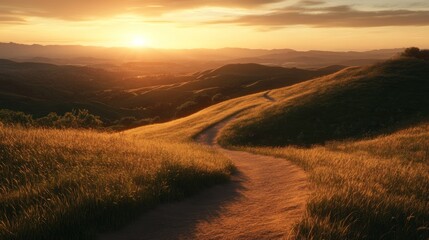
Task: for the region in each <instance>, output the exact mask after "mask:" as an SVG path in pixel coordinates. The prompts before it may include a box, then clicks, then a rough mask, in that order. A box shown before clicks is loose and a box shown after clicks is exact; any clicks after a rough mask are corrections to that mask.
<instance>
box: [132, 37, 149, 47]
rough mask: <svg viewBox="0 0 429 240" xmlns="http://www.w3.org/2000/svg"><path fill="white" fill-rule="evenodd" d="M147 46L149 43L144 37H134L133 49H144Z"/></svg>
mask: <svg viewBox="0 0 429 240" xmlns="http://www.w3.org/2000/svg"><path fill="white" fill-rule="evenodd" d="M146 44H147V41H146V39H145V38H143V37H142V36H137V37H134V38H133V39H132V41H131V45H132V46H133V47H144V46H146Z"/></svg>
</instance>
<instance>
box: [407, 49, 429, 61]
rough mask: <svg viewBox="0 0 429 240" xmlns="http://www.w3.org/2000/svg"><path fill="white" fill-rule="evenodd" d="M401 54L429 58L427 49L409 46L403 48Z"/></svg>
mask: <svg viewBox="0 0 429 240" xmlns="http://www.w3.org/2000/svg"><path fill="white" fill-rule="evenodd" d="M401 56H403V57H413V58H419V59H423V60H429V50H420V49H419V48H417V47H410V48H407V49H405V51H404V52H403V53H402V54H401Z"/></svg>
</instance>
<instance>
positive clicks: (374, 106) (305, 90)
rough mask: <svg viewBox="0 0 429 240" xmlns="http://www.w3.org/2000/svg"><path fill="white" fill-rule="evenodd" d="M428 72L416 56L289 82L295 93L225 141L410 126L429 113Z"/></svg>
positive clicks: (357, 134)
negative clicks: (317, 77) (309, 79)
mask: <svg viewBox="0 0 429 240" xmlns="http://www.w3.org/2000/svg"><path fill="white" fill-rule="evenodd" d="M427 76H429V62H428V61H425V60H422V59H416V58H402V59H395V60H390V61H387V62H383V63H380V64H376V65H373V66H370V67H363V68H356V67H355V68H348V69H345V70H342V71H340V72H338V73H336V74H334V75H330V76H328V77H322V78H319V79H316V80H312V81H309V82H306V83H304V84H300V85H297V86H295V87H293V88H291V89H290V90H289V92H293V94H296V96H295V97H294V98H293V99H291V100H290V99H287V100H283V99H280V100H279V102H278V103H277V104H275V105H274V106H273V107H271V108H269V109H266V110H265V111H263V112H260V113H259V114H257V115H255V116H252V118H249V120H246V121H244V122H241V123H240V124H239V125H236V126H235V128H234V129H230V130H231V133H230V134H231V136H232V137H231V138H228V137H225V138H224V140H223V141H225V142H228V143H233V144H240V145H241V144H252V145H268V146H273V145H275V146H284V145H290V144H292V145H304V146H308V145H311V144H323V143H325V142H326V141H331V140H344V139H348V138H362V137H368V136H374V135H375V134H382V133H387V132H389V131H394V130H396V129H399V128H403V127H406V126H410V125H412V124H415V123H418V122H420V121H424V120H427V118H428V117H429V108H428V107H427V106H428V104H429V97H428V96H429V95H428V93H429V81H428V79H427Z"/></svg>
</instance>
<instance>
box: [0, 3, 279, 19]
mask: <svg viewBox="0 0 429 240" xmlns="http://www.w3.org/2000/svg"><path fill="white" fill-rule="evenodd" d="M281 1H284V0H238V1H236V0H235V1H231V0H73V1H68V0H67V1H61V0H38V1H37V4H35V0H1V2H0V9H8V10H10V11H13V12H15V14H16V15H17V16H18V15H19V16H27V17H28V16H38V17H49V18H60V19H66V20H84V19H92V18H98V17H107V16H113V15H119V14H125V13H136V14H141V15H151V16H153V15H161V14H163V13H167V12H171V11H176V10H182V9H191V8H197V7H204V6H218V7H240V8H253V7H258V6H261V5H266V4H270V3H276V2H281ZM0 21H1V20H0Z"/></svg>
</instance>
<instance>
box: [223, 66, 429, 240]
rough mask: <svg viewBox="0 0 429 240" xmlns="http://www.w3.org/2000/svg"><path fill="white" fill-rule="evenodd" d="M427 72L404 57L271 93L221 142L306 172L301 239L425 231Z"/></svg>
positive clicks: (422, 235) (421, 235)
mask: <svg viewBox="0 0 429 240" xmlns="http://www.w3.org/2000/svg"><path fill="white" fill-rule="evenodd" d="M428 71H429V63H428V62H427V61H423V60H419V59H415V58H401V59H395V60H391V61H388V62H385V63H381V64H377V65H374V66H371V67H365V68H349V69H346V70H343V71H341V72H339V73H337V74H333V75H331V76H327V77H322V78H320V79H315V80H312V81H308V82H305V83H301V84H298V85H294V86H291V87H288V88H283V89H279V90H276V91H272V92H271V93H270V94H269V95H270V97H271V98H274V99H276V100H277V102H274V103H272V104H266V103H262V102H260V105H258V106H257V107H255V108H253V109H251V110H249V111H247V112H244V113H243V114H242V115H241V117H240V118H239V119H237V120H236V121H235V122H233V123H232V124H230V126H229V127H228V128H227V129H226V130H224V131H223V133H222V136H221V137H220V141H221V143H222V144H225V145H231V144H232V145H234V147H235V148H239V149H242V150H247V151H252V152H256V153H259V154H266V155H274V156H277V157H282V158H285V159H288V160H290V161H292V162H294V163H295V164H297V165H299V166H301V167H303V168H304V169H305V170H306V171H307V172H308V173H309V175H310V180H311V182H312V183H313V191H314V192H313V194H312V196H311V200H310V203H309V205H308V214H307V215H306V216H305V217H304V218H303V219H302V221H301V222H300V223H298V225H297V227H296V233H297V234H298V237H299V238H302V239H427V238H428V237H429V214H428V213H429V205H428V203H429V192H428V188H427V186H428V185H429V175H428V172H429V171H428V170H429V128H428V118H427V117H428V113H429V112H428V108H427V106H428V103H429V95H428V94H427V93H428V92H429V81H428V79H427V76H429V72H428ZM250 99H255V101H256V98H255V96H249V97H248V100H250ZM334 140H335V141H334ZM315 143H316V144H322V143H324V144H323V145H313V146H311V144H315ZM285 145H289V146H287V147H278V146H285ZM296 145H298V146H296ZM302 145H304V146H306V148H302ZM264 146H265V147H264ZM276 146H277V147H276ZM285 177H287V176H285Z"/></svg>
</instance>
